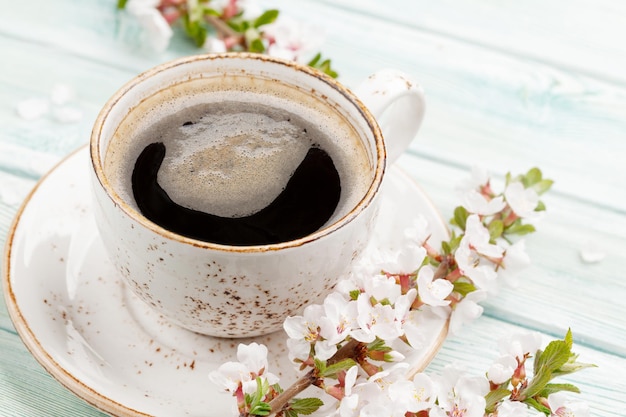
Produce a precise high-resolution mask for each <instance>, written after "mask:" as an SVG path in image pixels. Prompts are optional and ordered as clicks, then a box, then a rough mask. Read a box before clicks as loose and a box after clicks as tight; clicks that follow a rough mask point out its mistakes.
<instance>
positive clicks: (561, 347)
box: [535, 338, 571, 373]
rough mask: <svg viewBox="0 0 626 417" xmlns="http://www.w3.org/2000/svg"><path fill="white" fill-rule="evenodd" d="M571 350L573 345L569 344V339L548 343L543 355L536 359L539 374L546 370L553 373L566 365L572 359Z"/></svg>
mask: <svg viewBox="0 0 626 417" xmlns="http://www.w3.org/2000/svg"><path fill="white" fill-rule="evenodd" d="M570 349H571V345H570V344H569V343H568V341H567V338H566V340H553V341H552V342H550V343H548V346H546V348H545V350H544V351H543V352H542V353H541V355H539V356H537V357H536V358H535V362H536V363H537V369H538V370H539V372H541V370H542V369H544V368H545V369H546V370H547V371H548V372H550V373H552V372H554V371H556V370H557V369H559V368H560V367H561V366H563V365H565V364H566V363H567V361H568V360H569V358H570V354H571V352H570Z"/></svg>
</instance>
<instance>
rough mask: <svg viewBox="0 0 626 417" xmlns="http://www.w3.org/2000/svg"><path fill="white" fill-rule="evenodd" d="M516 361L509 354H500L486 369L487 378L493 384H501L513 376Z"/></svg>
mask: <svg viewBox="0 0 626 417" xmlns="http://www.w3.org/2000/svg"><path fill="white" fill-rule="evenodd" d="M515 369H517V361H516V360H515V357H513V356H511V355H503V356H500V357H499V358H498V359H496V361H495V362H494V363H493V364H492V365H491V367H490V368H489V370H488V371H487V378H489V380H490V381H491V382H493V383H494V384H503V383H505V382H506V381H508V380H509V379H511V377H512V376H513V372H515Z"/></svg>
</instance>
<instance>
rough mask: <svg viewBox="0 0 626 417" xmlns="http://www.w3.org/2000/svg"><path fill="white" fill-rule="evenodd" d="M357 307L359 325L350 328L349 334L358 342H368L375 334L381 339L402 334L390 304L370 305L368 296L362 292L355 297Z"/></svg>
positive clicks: (374, 337) (371, 340)
mask: <svg viewBox="0 0 626 417" xmlns="http://www.w3.org/2000/svg"><path fill="white" fill-rule="evenodd" d="M357 309H358V316H357V323H358V325H359V327H358V328H357V329H354V330H352V332H350V335H351V336H352V337H354V338H355V339H356V340H358V341H359V342H364V343H370V342H373V341H374V339H376V337H377V336H378V337H380V338H381V339H383V340H388V339H395V338H397V337H400V336H402V326H401V324H400V323H397V322H396V315H395V311H394V309H393V307H392V306H391V305H389V304H385V305H383V304H380V303H378V304H375V305H372V303H371V301H370V296H369V295H368V294H367V293H362V294H360V295H359V298H358V299H357Z"/></svg>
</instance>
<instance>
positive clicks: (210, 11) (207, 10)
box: [202, 7, 222, 17]
mask: <svg viewBox="0 0 626 417" xmlns="http://www.w3.org/2000/svg"><path fill="white" fill-rule="evenodd" d="M202 10H203V13H204V14H205V15H209V16H215V17H220V16H221V15H222V14H221V13H220V12H218V11H217V10H215V9H212V8H210V7H205V8H204V9H202Z"/></svg>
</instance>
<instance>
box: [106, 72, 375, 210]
mask: <svg viewBox="0 0 626 417" xmlns="http://www.w3.org/2000/svg"><path fill="white" fill-rule="evenodd" d="M187 122H192V123H191V124H189V123H187ZM157 141H161V142H164V143H165V145H166V149H167V153H166V158H165V160H164V162H163V165H162V167H161V170H160V171H159V183H160V184H161V186H162V187H163V188H164V189H165V191H166V192H167V193H168V194H169V196H170V197H171V198H172V199H173V200H174V201H175V202H177V203H178V204H180V205H183V206H186V207H189V208H193V209H196V210H201V211H204V212H208V213H212V214H217V215H221V216H232V217H239V216H245V215H249V214H252V213H254V212H256V211H258V210H260V209H262V208H264V207H266V206H267V205H268V204H269V203H271V202H272V201H273V200H274V198H275V197H276V196H277V195H278V194H279V193H280V192H281V191H282V189H283V188H284V187H285V185H286V183H287V181H288V180H289V178H290V176H291V174H292V173H293V171H294V170H295V169H296V168H297V166H298V165H299V164H300V162H301V161H302V159H303V158H304V156H305V155H306V152H307V151H308V149H309V148H310V147H311V146H319V147H321V148H322V149H324V150H325V151H326V152H328V153H329V154H330V155H331V158H332V159H333V161H334V163H335V166H336V168H337V170H338V172H339V174H340V177H341V184H342V196H341V200H340V202H339V206H338V208H337V210H336V212H335V215H334V216H333V218H332V219H331V220H330V221H329V222H333V221H335V220H337V219H339V218H340V217H342V216H343V215H345V214H347V212H348V211H349V210H350V209H351V208H352V207H354V206H355V205H356V204H357V203H358V201H359V200H360V199H361V198H362V197H363V195H364V194H365V193H366V191H367V188H368V187H369V184H370V183H371V180H372V176H373V173H372V171H373V169H372V167H371V163H370V161H369V159H368V157H367V151H366V150H365V148H364V146H363V145H362V144H361V142H360V139H359V138H358V136H357V134H356V132H355V131H354V129H353V128H352V127H351V125H350V124H349V123H348V122H347V121H346V120H345V119H344V118H343V116H341V115H340V114H339V113H337V112H334V111H328V109H327V105H325V104H323V103H321V102H320V101H319V99H316V98H315V97H313V96H311V95H309V94H305V93H303V92H301V91H298V90H295V89H291V88H289V87H285V86H283V85H282V84H278V83H275V82H272V81H270V80H266V81H264V80H250V79H248V78H245V77H223V78H219V79H218V80H211V79H208V80H206V79H202V80H194V81H189V82H186V83H183V84H179V85H176V86H174V87H171V88H169V89H168V90H165V91H162V92H160V93H157V94H155V95H154V96H152V97H150V98H148V99H147V100H145V101H143V102H142V103H141V104H140V105H139V106H138V107H136V108H135V109H133V110H132V111H131V112H130V113H129V114H128V115H127V117H126V118H125V119H124V120H123V122H122V123H121V124H120V126H119V128H118V129H117V131H116V133H115V135H114V137H113V139H112V141H111V143H110V144H109V147H108V149H107V154H106V160H105V174H106V175H107V177H109V179H110V181H111V183H112V185H113V187H114V189H115V190H116V191H117V192H118V194H119V195H120V197H122V198H123V199H124V200H125V201H126V202H127V203H128V204H130V205H131V206H134V207H135V208H136V205H135V203H134V199H133V198H132V189H131V184H130V176H131V175H130V173H131V172H132V169H133V167H134V163H135V161H136V159H137V156H138V155H139V153H140V152H141V151H142V150H143V149H144V148H145V146H147V145H148V144H150V143H153V142H157Z"/></svg>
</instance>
